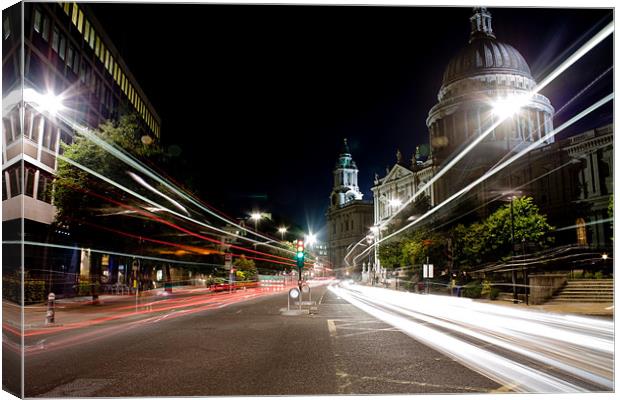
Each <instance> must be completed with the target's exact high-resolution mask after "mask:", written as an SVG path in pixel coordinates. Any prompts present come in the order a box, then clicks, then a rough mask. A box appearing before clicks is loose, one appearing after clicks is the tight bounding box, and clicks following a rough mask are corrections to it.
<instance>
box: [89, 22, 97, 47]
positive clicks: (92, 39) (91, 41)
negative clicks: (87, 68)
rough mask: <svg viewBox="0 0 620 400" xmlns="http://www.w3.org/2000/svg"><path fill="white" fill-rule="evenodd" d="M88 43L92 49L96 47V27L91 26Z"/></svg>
mask: <svg viewBox="0 0 620 400" xmlns="http://www.w3.org/2000/svg"><path fill="white" fill-rule="evenodd" d="M88 45H89V46H90V48H91V49H94V48H95V28H93V27H92V26H91V27H90V38H89V40H88Z"/></svg>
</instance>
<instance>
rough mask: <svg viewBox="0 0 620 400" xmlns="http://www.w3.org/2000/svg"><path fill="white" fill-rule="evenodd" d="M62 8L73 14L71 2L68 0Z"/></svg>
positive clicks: (66, 12) (68, 13)
mask: <svg viewBox="0 0 620 400" xmlns="http://www.w3.org/2000/svg"><path fill="white" fill-rule="evenodd" d="M62 9H63V10H64V12H65V14H67V15H70V14H71V3H69V2H66V3H65V4H63V6H62Z"/></svg>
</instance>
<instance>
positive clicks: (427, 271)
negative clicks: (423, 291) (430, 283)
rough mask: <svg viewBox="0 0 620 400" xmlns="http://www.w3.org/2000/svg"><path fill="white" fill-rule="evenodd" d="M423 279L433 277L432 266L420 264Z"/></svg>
mask: <svg viewBox="0 0 620 400" xmlns="http://www.w3.org/2000/svg"><path fill="white" fill-rule="evenodd" d="M422 268H423V278H432V277H433V264H422Z"/></svg>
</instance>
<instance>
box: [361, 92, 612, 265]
mask: <svg viewBox="0 0 620 400" xmlns="http://www.w3.org/2000/svg"><path fill="white" fill-rule="evenodd" d="M613 98H614V94H613V93H611V94H609V95H607V96H605V97H604V98H602V99H601V100H599V101H597V102H596V103H594V104H593V105H591V106H590V107H588V108H586V109H585V110H583V111H582V112H580V113H579V114H577V115H576V116H574V117H573V118H571V119H569V120H568V121H566V122H565V123H564V124H562V125H560V127H558V128H556V129H554V130H553V131H551V132H549V133H548V134H547V135H545V136H543V137H541V138H540V139H538V140H537V141H535V142H533V143H532V144H530V145H529V146H528V147H526V148H524V149H523V150H521V151H520V152H518V153H516V154H515V155H513V156H512V157H510V158H509V159H508V160H506V161H504V162H503V163H501V164H500V165H498V166H497V167H495V168H493V169H491V170H490V171H487V172H486V173H485V174H484V175H482V176H481V177H479V178H477V179H475V180H474V181H473V182H471V183H470V184H469V185H467V186H465V187H464V188H462V189H461V190H459V191H458V192H456V193H454V194H453V195H452V196H450V197H448V198H447V199H446V200H444V201H443V202H441V203H439V204H438V205H436V206H435V207H433V208H432V209H430V210H429V211H427V212H426V213H425V214H423V215H422V216H420V217H419V218H418V219H416V220H415V221H413V222H411V223H409V224H408V225H405V226H404V227H402V228H401V229H398V230H397V231H395V232H393V233H391V234H389V235H387V236H385V237H384V238H382V239H381V240H379V241H376V242H375V243H374V244H373V245H372V247H374V246H376V245H378V244H380V243H381V242H383V241H385V240H387V239H390V238H391V237H394V236H395V235H398V234H400V233H401V232H403V231H405V230H407V229H409V228H411V227H412V226H414V225H416V224H418V223H419V222H420V221H422V220H424V219H425V218H427V217H428V216H430V215H432V214H434V213H436V212H437V211H438V210H440V209H441V208H442V207H444V206H445V205H446V204H448V203H450V202H451V201H453V200H454V199H456V198H458V197H460V196H461V195H463V194H465V193H467V192H468V191H470V190H471V189H472V188H474V187H475V186H477V185H478V184H480V183H481V182H484V181H485V180H487V179H489V178H490V177H492V176H494V175H495V174H497V173H498V172H500V171H501V170H503V169H504V168H506V167H507V166H509V165H510V164H512V163H513V162H514V161H516V160H518V159H519V158H521V157H523V156H524V155H525V154H527V153H529V152H530V151H532V150H533V149H535V148H536V147H538V146H539V145H540V144H542V143H544V142H545V141H546V140H548V139H550V138H552V137H553V136H555V135H557V134H558V133H560V132H562V131H563V130H564V129H566V128H568V127H569V126H570V125H572V124H574V123H575V122H577V121H579V120H580V119H581V118H583V117H585V116H586V115H588V114H589V113H591V112H592V111H594V110H596V109H597V108H599V107H601V106H603V105H604V104H606V103H608V102H609V101H611V100H613ZM372 247H369V248H367V249H366V250H364V251H362V252H361V253H360V254H359V255H357V256H356V257H355V258H354V261H355V260H357V259H358V258H359V257H361V256H363V255H364V254H367V253H368V251H369V250H370V249H371V248H372Z"/></svg>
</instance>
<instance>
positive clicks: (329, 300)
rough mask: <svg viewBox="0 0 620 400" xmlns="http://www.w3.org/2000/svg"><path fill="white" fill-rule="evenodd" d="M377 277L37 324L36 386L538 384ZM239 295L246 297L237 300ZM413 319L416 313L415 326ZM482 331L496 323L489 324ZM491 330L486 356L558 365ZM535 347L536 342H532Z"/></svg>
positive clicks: (98, 391) (264, 391) (400, 388)
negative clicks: (292, 305)
mask: <svg viewBox="0 0 620 400" xmlns="http://www.w3.org/2000/svg"><path fill="white" fill-rule="evenodd" d="M373 289H375V288H364V287H360V286H357V285H353V286H351V285H341V286H338V287H330V288H329V289H328V287H327V286H321V287H316V288H313V299H318V301H319V302H320V304H319V312H318V314H314V315H284V314H283V313H282V311H283V308H284V309H285V308H286V304H287V302H286V294H285V293H284V292H281V293H277V294H269V295H260V296H259V295H257V296H253V295H250V296H248V294H243V293H240V294H236V295H229V294H222V295H215V296H214V295H205V294H202V295H196V296H189V297H187V296H185V297H180V298H179V299H181V298H183V299H187V298H192V299H194V300H192V303H196V304H201V305H197V306H192V307H189V308H184V307H183V306H184V304H183V303H182V302H180V303H179V308H178V309H177V308H174V307H173V308H167V309H166V310H164V311H161V312H157V313H154V314H146V315H144V316H142V317H140V316H138V315H134V316H132V317H128V318H127V319H122V320H116V319H114V320H109V321H105V322H102V323H100V324H96V325H87V326H80V327H78V328H76V329H66V330H56V331H54V333H39V334H36V335H31V336H28V337H26V339H25V340H26V346H27V347H26V348H27V351H26V357H25V361H26V367H25V384H26V396H32V397H34V396H44V397H64V396H75V397H78V396H79V397H96V396H106V397H107V396H112V397H113V396H122V397H126V396H210V395H319V394H398V393H487V392H504V391H529V392H532V391H536V390H535V387H532V383H531V382H530V381H529V380H528V379H529V378H528V379H524V378H523V377H522V378H523V379H522V380H521V381H516V382H517V384H514V382H513V383H512V384H506V382H505V379H504V378H503V377H502V376H498V375H497V374H492V373H489V371H487V370H485V369H483V368H481V367H480V365H478V364H480V363H476V362H473V361H472V360H468V359H466V358H465V357H463V354H461V353H460V352H459V351H455V350H454V349H453V348H452V347H450V345H449V344H448V343H449V342H450V341H449V339H450V338H452V339H453V340H463V341H465V339H464V334H463V332H461V333H459V334H458V335H448V333H449V331H450V329H448V328H447V327H446V326H444V327H442V329H443V331H440V330H439V329H437V327H438V324H437V321H421V320H420V319H419V317H420V315H418V316H417V318H416V317H413V316H412V315H407V316H406V315H405V314H406V313H403V310H402V309H400V310H396V309H394V306H393V305H392V304H391V303H390V302H391V301H390V300H388V299H387V298H382V297H381V296H379V295H378V294H377V293H380V294H384V292H383V291H385V290H384V289H379V290H380V292H372V290H373ZM367 290H370V292H368V293H366V291H367ZM385 292H389V291H385ZM393 294H394V295H398V294H399V293H395V292H393ZM198 296H202V298H204V299H207V298H208V299H209V302H208V303H209V304H210V306H209V307H206V306H205V304H206V302H205V301H202V302H201V301H198V300H197V299H196V298H198ZM233 296H237V297H236V298H234V300H233ZM243 296H246V297H243ZM195 297H196V298H195ZM429 297H436V296H429ZM454 300H465V299H454ZM164 304H165V303H164ZM168 304H169V303H168ZM461 304H465V303H461ZM369 305H374V306H373V309H370V308H369ZM155 306H157V305H155ZM469 306H470V305H468V308H470V307H469ZM151 307H153V305H151ZM500 308H501V307H500ZM189 310H192V311H191V312H188V311H189ZM386 315H387V316H386ZM398 318H402V320H400V319H398ZM406 321H408V323H410V324H413V323H415V324H416V325H415V331H414V332H412V331H411V329H410V328H411V326H407V324H406V323H405V322H406ZM455 322H456V320H455ZM557 327H558V329H559V328H560V327H559V326H557ZM424 328H427V329H431V330H432V331H425V330H424ZM50 332H51V331H50ZM427 332H430V333H432V335H433V337H435V338H438V337H440V336H437V335H441V334H444V335H447V336H449V337H442V340H440V341H438V342H439V343H441V342H445V343H446V345H438V344H437V343H433V342H432V341H429V340H427V339H426V338H425V337H424V336H423V335H422V336H420V333H427ZM438 332H439V333H438ZM479 333H480V334H483V333H484V334H489V332H486V331H484V330H483V329H482V328H479ZM524 335H525V334H524ZM465 336H466V335H465ZM489 336H491V335H490V334H489ZM483 339H484V338H482V337H478V338H476V339H475V340H473V339H469V341H468V342H467V344H469V345H472V346H473V345H474V344H475V345H476V346H478V347H476V351H475V353H474V354H475V355H476V357H479V358H483V357H482V356H481V355H485V354H486V353H490V354H494V355H495V356H497V357H501V358H502V359H504V358H505V359H507V360H510V362H511V363H512V364H511V365H512V366H513V367H514V371H512V373H515V371H520V370H519V368H538V369H539V370H540V371H543V373H545V374H551V373H552V371H551V370H552V369H551V368H548V369H545V368H542V367H541V361H540V360H538V361H536V362H534V361H532V360H531V359H528V360H526V359H525V356H524V355H523V354H517V352H515V351H506V349H500V347H501V346H500V345H499V344H490V343H481V342H482V341H483ZM463 346H465V347H466V345H464V344H462V343H460V347H461V348H463ZM493 346H495V347H493ZM543 347H544V346H543ZM524 348H527V349H529V350H530V351H536V349H533V348H531V346H530V345H527V344H526V345H524ZM496 350H497V351H496ZM512 350H514V349H512ZM5 351H6V347H5ZM599 353H600V351H599ZM599 353H596V355H598V356H601V354H599ZM590 354H595V353H592V352H590ZM474 358H475V357H474ZM489 360H491V361H493V360H494V359H486V362H487V363H488V362H490V361H489ZM605 360H606V359H604V360H603V361H602V363H601V365H600V366H599V367H598V369H599V371H597V372H598V373H599V374H601V375H603V376H604V375H605V372H604V371H600V369H603V370H605V369H606V367H607V364H606V361H605ZM599 361H601V360H599ZM612 361H613V358H612ZM495 362H498V361H497V360H495ZM483 364H484V363H483ZM611 365H613V363H612V364H611ZM509 373H510V372H505V374H504V375H506V374H509ZM560 375H561V378H556V379H557V380H558V381H559V382H561V383H562V386H557V387H556V388H555V390H554V391H563V390H567V391H579V390H593V391H601V390H606V389H605V387H604V386H601V385H600V384H599V385H598V386H597V385H595V384H592V383H591V382H590V383H589V385H590V386H584V385H585V383H584V381H583V379H581V378H577V377H575V376H573V375H570V374H560ZM554 382H555V381H554ZM556 383H557V382H556Z"/></svg>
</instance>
